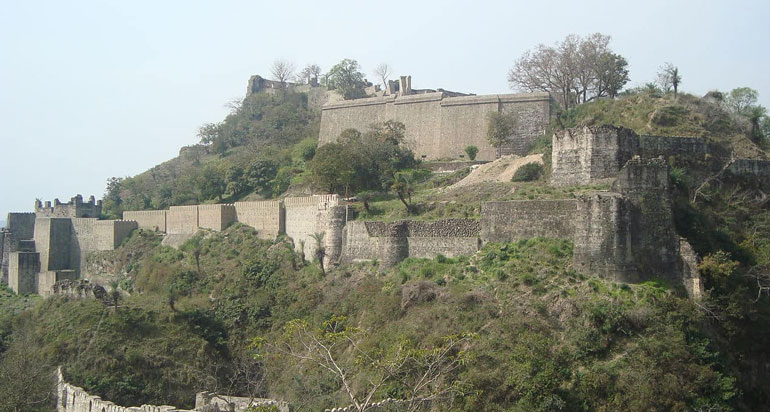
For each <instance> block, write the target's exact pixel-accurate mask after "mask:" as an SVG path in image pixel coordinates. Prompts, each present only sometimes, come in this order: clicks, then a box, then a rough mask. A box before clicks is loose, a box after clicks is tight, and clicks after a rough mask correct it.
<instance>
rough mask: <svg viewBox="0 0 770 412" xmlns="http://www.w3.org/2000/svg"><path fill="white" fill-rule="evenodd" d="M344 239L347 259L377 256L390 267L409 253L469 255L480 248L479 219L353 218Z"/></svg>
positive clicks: (354, 260)
mask: <svg viewBox="0 0 770 412" xmlns="http://www.w3.org/2000/svg"><path fill="white" fill-rule="evenodd" d="M342 243H343V247H342V256H341V258H340V260H341V261H342V262H345V263H349V262H360V261H373V260H377V261H379V262H382V264H383V266H385V267H388V266H392V265H394V264H396V263H398V262H400V261H402V260H404V259H406V258H408V257H418V258H433V257H436V256H437V255H444V256H447V257H455V256H461V255H466V256H467V255H472V254H474V253H476V251H478V250H479V221H478V220H475V219H445V220H439V221H435V222H421V221H414V220H401V221H397V222H392V223H388V222H376V221H372V222H365V221H353V222H348V224H347V225H346V226H345V228H344V229H343V241H342Z"/></svg>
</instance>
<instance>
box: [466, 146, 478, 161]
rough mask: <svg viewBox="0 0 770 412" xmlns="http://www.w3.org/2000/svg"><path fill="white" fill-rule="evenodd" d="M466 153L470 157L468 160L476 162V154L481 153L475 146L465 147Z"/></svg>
mask: <svg viewBox="0 0 770 412" xmlns="http://www.w3.org/2000/svg"><path fill="white" fill-rule="evenodd" d="M465 153H466V154H467V155H468V159H470V160H476V154H478V153H479V148H478V147H476V146H473V145H470V146H465Z"/></svg>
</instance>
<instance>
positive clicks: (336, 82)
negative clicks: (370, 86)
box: [323, 59, 366, 99]
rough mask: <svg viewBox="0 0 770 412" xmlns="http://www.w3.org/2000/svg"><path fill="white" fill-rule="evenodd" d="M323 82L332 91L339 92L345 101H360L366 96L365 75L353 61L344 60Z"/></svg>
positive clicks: (333, 68)
mask: <svg viewBox="0 0 770 412" xmlns="http://www.w3.org/2000/svg"><path fill="white" fill-rule="evenodd" d="M323 82H324V84H325V85H326V87H328V88H330V89H336V90H339V91H340V93H342V96H343V97H344V98H345V99H358V98H361V97H365V96H366V92H365V91H364V87H365V86H366V82H365V81H364V74H363V73H362V72H361V66H359V65H358V62H357V61H355V60H352V59H343V60H342V61H341V62H339V63H337V64H336V65H334V66H333V67H332V68H331V69H329V72H328V73H326V74H325V75H324V77H323Z"/></svg>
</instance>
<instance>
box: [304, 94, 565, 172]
mask: <svg viewBox="0 0 770 412" xmlns="http://www.w3.org/2000/svg"><path fill="white" fill-rule="evenodd" d="M407 90H408V89H407ZM550 102H551V99H550V95H549V94H548V93H526V94H500V95H486V96H456V97H451V96H449V95H448V94H447V93H446V92H443V91H438V92H433V93H423V94H412V95H409V94H407V95H404V94H399V95H387V96H379V97H370V98H365V99H355V100H345V101H340V102H335V103H328V104H326V105H324V106H323V107H322V109H321V132H320V137H319V144H326V143H332V142H335V141H336V140H337V138H338V137H339V135H340V133H341V132H342V131H344V130H346V129H357V130H359V131H361V132H364V131H366V130H368V129H369V126H370V125H372V124H374V123H381V122H385V121H387V120H396V121H399V122H401V123H403V124H404V126H405V128H406V144H407V146H408V147H409V148H410V149H412V150H413V151H414V153H415V156H416V157H418V158H424V159H440V158H458V157H460V155H463V153H464V152H463V151H464V149H465V147H466V146H468V145H475V146H477V147H478V148H479V152H478V155H477V159H479V160H494V159H495V158H496V157H498V151H497V148H495V147H492V146H491V145H490V144H489V143H488V142H487V137H486V136H487V119H488V117H487V116H488V115H489V113H491V112H501V113H511V114H514V115H515V116H516V118H517V119H518V124H517V127H516V130H515V132H514V136H513V142H512V143H511V144H510V145H506V146H505V147H503V151H502V154H519V155H524V154H527V152H528V151H529V149H530V146H531V145H532V143H533V142H534V140H535V139H536V138H537V137H538V136H541V135H543V133H545V130H546V128H547V127H548V123H549V122H550V117H551V103H550Z"/></svg>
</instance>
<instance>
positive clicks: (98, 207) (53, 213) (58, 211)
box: [35, 194, 102, 218]
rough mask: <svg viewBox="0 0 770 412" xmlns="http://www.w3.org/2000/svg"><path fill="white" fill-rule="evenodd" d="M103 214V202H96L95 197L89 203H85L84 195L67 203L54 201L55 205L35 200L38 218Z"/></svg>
mask: <svg viewBox="0 0 770 412" xmlns="http://www.w3.org/2000/svg"><path fill="white" fill-rule="evenodd" d="M101 214H102V201H101V200H98V201H97V200H96V199H95V198H94V196H93V195H91V196H90V197H89V198H88V202H83V196H82V195H79V194H78V195H76V196H74V197H72V198H71V199H70V201H69V202H67V203H62V202H61V201H59V199H54V201H53V204H51V202H50V201H46V202H45V204H44V203H43V202H41V201H40V200H35V215H36V216H38V217H95V218H98V217H99V216H101Z"/></svg>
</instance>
